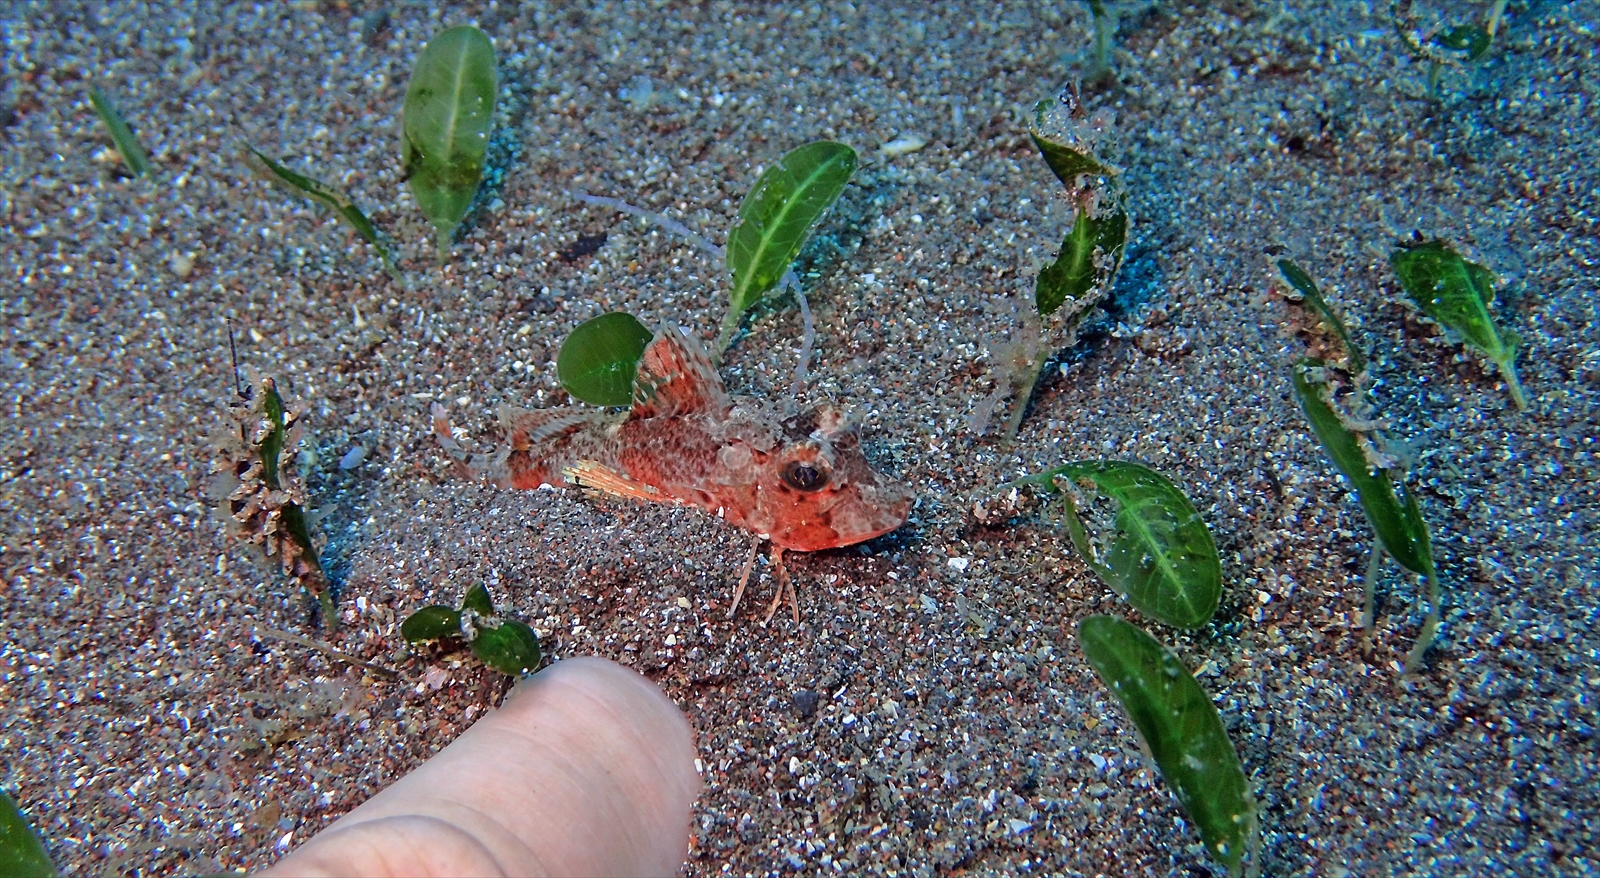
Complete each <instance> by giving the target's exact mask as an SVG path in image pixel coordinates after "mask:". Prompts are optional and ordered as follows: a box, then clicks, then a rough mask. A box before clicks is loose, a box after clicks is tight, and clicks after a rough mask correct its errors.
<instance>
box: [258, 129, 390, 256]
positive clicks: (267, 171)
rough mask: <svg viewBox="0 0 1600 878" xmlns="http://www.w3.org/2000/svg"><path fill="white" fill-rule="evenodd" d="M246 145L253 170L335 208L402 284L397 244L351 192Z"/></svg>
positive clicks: (293, 190) (295, 192)
mask: <svg viewBox="0 0 1600 878" xmlns="http://www.w3.org/2000/svg"><path fill="white" fill-rule="evenodd" d="M243 148H244V152H245V162H246V163H247V164H249V165H250V168H251V170H253V171H255V172H256V174H258V175H259V176H261V177H263V178H265V179H266V180H267V181H268V182H270V183H273V184H274V185H276V186H278V187H279V188H282V189H285V190H287V191H289V192H291V193H293V194H295V195H299V196H300V197H302V198H306V199H308V200H310V201H313V202H315V203H317V204H320V205H322V206H323V207H326V208H328V209H329V210H331V211H333V215H334V216H336V217H338V218H339V220H340V221H341V222H343V223H344V224H345V225H347V226H349V227H350V228H352V229H354V230H355V232H356V234H358V235H360V236H361V238H362V240H364V241H366V242H367V243H368V244H371V245H372V248H373V249H374V250H377V251H378V258H380V259H382V260H383V266H384V268H386V269H388V271H389V274H390V276H392V277H393V278H394V279H395V280H396V281H398V282H400V283H401V284H402V285H404V284H405V275H404V274H403V273H402V272H401V271H400V267H399V265H398V264H397V262H396V260H395V253H394V248H393V247H391V246H389V243H388V242H387V241H386V240H384V237H383V235H382V234H381V233H379V231H378V227H377V226H375V225H373V223H372V220H370V219H367V215H366V214H365V213H362V212H361V208H360V207H357V206H356V203H355V201H353V200H352V199H351V198H350V196H348V195H346V194H344V193H343V192H340V191H339V190H337V189H335V188H333V187H332V186H330V185H328V184H327V183H324V182H322V181H321V180H318V179H315V178H313V177H307V176H305V175H304V174H297V173H295V172H294V171H291V170H289V168H287V167H285V166H284V165H283V164H282V163H281V162H276V161H273V160H272V159H271V158H270V157H269V156H267V155H265V154H264V153H262V152H261V151H260V150H258V149H256V148H255V147H253V146H250V145H248V144H246V145H244V147H243Z"/></svg>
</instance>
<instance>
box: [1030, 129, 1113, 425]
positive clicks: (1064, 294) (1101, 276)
mask: <svg viewBox="0 0 1600 878" xmlns="http://www.w3.org/2000/svg"><path fill="white" fill-rule="evenodd" d="M1051 108H1052V104H1051V102H1050V101H1040V102H1039V103H1037V104H1035V105H1034V124H1033V128H1032V129H1031V130H1030V131H1029V132H1028V134H1029V136H1030V137H1031V138H1033V145H1034V146H1036V147H1038V149H1039V154H1040V155H1042V156H1043V157H1044V161H1045V164H1046V165H1049V167H1050V171H1051V172H1052V173H1054V174H1055V175H1056V179H1058V180H1060V181H1061V185H1063V186H1065V187H1066V188H1067V194H1068V199H1069V200H1070V201H1071V203H1072V206H1073V209H1074V210H1075V211H1076V216H1075V217H1074V219H1073V222H1072V228H1071V229H1070V230H1069V231H1068V232H1067V236H1066V237H1065V238H1064V239H1062V241H1061V252H1060V253H1059V254H1058V255H1057V256H1056V259H1055V261H1054V262H1052V263H1050V264H1049V265H1047V266H1045V268H1044V269H1043V270H1042V271H1040V272H1039V277H1038V278H1037V280H1035V282H1034V292H1033V298H1034V306H1035V307H1036V308H1037V309H1038V311H1039V316H1040V317H1048V316H1050V315H1051V314H1054V313H1055V312H1056V311H1058V310H1060V309H1061V306H1062V305H1064V304H1066V303H1067V302H1077V301H1083V300H1085V299H1086V298H1087V299H1089V300H1090V301H1098V300H1099V299H1101V298H1103V297H1104V296H1105V295H1106V294H1107V293H1109V292H1110V289H1111V282H1112V280H1113V279H1114V278H1115V276H1116V273H1117V268H1118V267H1120V266H1121V264H1122V255H1123V252H1124V249H1125V248H1126V246H1127V241H1128V212H1127V210H1126V208H1125V207H1124V206H1123V198H1122V190H1121V183H1120V181H1119V179H1118V176H1119V174H1120V173H1121V172H1120V171H1118V170H1117V169H1116V168H1114V167H1112V166H1111V165H1109V164H1106V163H1105V162H1104V161H1101V160H1100V158H1099V157H1098V156H1096V155H1095V154H1094V151H1093V149H1091V148H1090V147H1089V145H1087V144H1086V143H1082V142H1078V141H1075V140H1073V139H1072V138H1069V137H1056V136H1051V135H1047V134H1045V133H1044V132H1043V130H1044V128H1045V119H1046V116H1047V114H1048V112H1049V111H1050V109H1051ZM1023 402H1024V403H1026V400H1024V401H1023Z"/></svg>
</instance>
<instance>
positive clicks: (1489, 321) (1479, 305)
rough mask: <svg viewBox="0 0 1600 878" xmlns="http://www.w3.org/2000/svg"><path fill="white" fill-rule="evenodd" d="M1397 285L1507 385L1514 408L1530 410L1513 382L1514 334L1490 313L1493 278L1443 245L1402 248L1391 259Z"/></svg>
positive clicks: (1518, 340)
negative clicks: (1487, 363)
mask: <svg viewBox="0 0 1600 878" xmlns="http://www.w3.org/2000/svg"><path fill="white" fill-rule="evenodd" d="M1389 264H1390V265H1392V266H1393V267H1394V273H1395V274H1396V275H1397V276H1398V277H1399V278H1400V286H1401V287H1403V288H1404V289H1405V291H1406V295H1407V296H1408V297H1410V299H1411V301H1412V302H1415V303H1416V305H1417V308H1419V309H1420V310H1421V311H1422V313H1423V314H1425V315H1427V317H1428V318H1429V319H1431V320H1433V321H1434V322H1435V323H1438V324H1439V325H1440V326H1442V327H1444V328H1445V330H1446V331H1447V333H1450V334H1453V335H1455V336H1457V337H1459V338H1460V339H1461V340H1462V341H1463V342H1465V343H1466V344H1467V346H1468V347H1471V348H1475V349H1476V350H1477V351H1478V352H1479V353H1481V354H1483V356H1484V357H1486V358H1487V359H1488V360H1489V362H1491V363H1493V364H1494V365H1495V369H1496V371H1498V372H1499V373H1500V377H1501V378H1502V379H1504V380H1505V382H1506V390H1507V391H1508V392H1510V394H1511V401H1512V402H1513V403H1516V406H1517V408H1518V409H1521V410H1526V409H1527V408H1528V396H1527V394H1526V393H1525V392H1524V391H1523V389H1522V382H1521V381H1519V380H1518V379H1517V368H1516V359H1517V348H1518V346H1520V345H1521V343H1522V340H1521V338H1519V337H1518V336H1517V334H1516V333H1515V332H1512V331H1510V330H1505V329H1500V328H1499V327H1497V326H1495V322H1494V318H1493V317H1492V316H1491V315H1490V314H1489V305H1490V304H1491V303H1493V302H1494V274H1493V273H1492V272H1490V271H1489V269H1487V268H1484V267H1483V266H1482V265H1479V264H1478V263H1476V262H1472V261H1470V260H1468V259H1466V258H1464V257H1462V255H1461V254H1460V253H1457V252H1456V251H1455V249H1454V248H1452V247H1451V246H1450V245H1449V244H1446V243H1444V242H1443V241H1426V242H1423V243H1420V244H1410V245H1406V244H1402V245H1401V246H1400V248H1399V249H1398V250H1395V251H1394V252H1393V253H1391V254H1390V255H1389Z"/></svg>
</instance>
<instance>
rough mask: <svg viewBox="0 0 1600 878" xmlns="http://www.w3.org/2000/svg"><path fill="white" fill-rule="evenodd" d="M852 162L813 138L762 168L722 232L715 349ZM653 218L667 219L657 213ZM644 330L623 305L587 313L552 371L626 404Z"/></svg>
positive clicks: (587, 392) (597, 399)
mask: <svg viewBox="0 0 1600 878" xmlns="http://www.w3.org/2000/svg"><path fill="white" fill-rule="evenodd" d="M855 169H856V153H855V150H853V149H851V148H850V147H848V146H845V145H844V144H842V143H833V142H831V141H826V140H819V141H815V142H812V143H808V144H805V145H804V146H801V147H798V148H796V149H794V150H791V151H790V152H789V153H788V154H787V155H785V156H784V157H783V158H782V159H781V160H779V162H778V163H777V164H776V165H773V166H772V167H770V168H768V169H767V170H766V171H764V172H762V174H761V176H760V177H759V178H758V179H757V180H756V184H755V186H754V187H753V188H751V190H750V193H749V194H748V195H746V196H745V199H744V204H743V205H741V206H740V208H739V222H738V223H737V224H736V225H735V226H734V227H733V231H732V232H730V233H729V235H728V246H727V248H726V250H725V251H724V252H725V258H726V260H727V264H728V272H729V274H730V276H731V278H732V286H731V289H730V293H729V306H728V314H727V317H726V318H725V319H724V320H723V323H722V331H721V334H720V335H719V336H718V339H717V351H719V352H720V351H723V350H725V349H726V348H727V346H728V342H729V341H731V340H732V338H733V334H734V333H735V332H736V331H737V330H738V328H739V322H740V320H741V319H742V318H743V316H744V313H745V312H746V311H748V310H749V309H750V308H751V306H753V305H755V303H756V302H759V301H760V300H761V297H762V296H765V295H766V294H767V293H769V292H771V291H772V290H773V288H774V287H776V286H777V285H778V282H779V281H780V280H781V279H782V278H783V275H784V273H785V272H787V271H788V270H789V266H790V264H791V263H793V262H794V260H795V256H796V255H798V254H799V252H800V247H801V245H802V244H804V243H805V239H806V235H807V234H808V233H809V232H810V230H811V227H812V226H813V225H814V224H815V223H816V221H817V220H818V219H819V218H820V217H821V216H822V214H823V213H825V212H826V211H827V210H828V208H829V207H831V206H832V205H833V204H834V202H836V201H838V200H839V196H840V194H841V193H843V192H844V187H845V185H846V184H847V183H849V182H850V177H851V175H852V174H854V173H855ZM634 210H637V209H634ZM637 212H639V213H642V214H645V215H647V216H650V214H649V213H648V212H647V211H637ZM655 219H657V221H658V222H661V223H662V224H663V225H668V224H667V221H666V220H665V219H664V218H661V217H655ZM668 227H669V228H670V227H671V226H670V225H668ZM651 338H652V333H651V332H650V330H648V329H646V328H645V327H644V325H643V324H641V323H640V322H639V320H638V319H637V318H636V317H634V316H633V315H631V314H628V313H625V312H621V311H617V312H612V313H609V314H602V315H600V316H599V317H595V318H593V319H591V320H587V321H585V322H583V323H581V324H579V325H578V327H577V328H576V329H574V330H573V331H572V334H571V335H569V336H567V339H566V341H564V342H562V344H561V351H560V352H559V353H558V354H557V355H556V377H557V378H559V379H560V381H561V386H562V387H565V388H566V389H567V392H568V393H570V394H572V396H573V397H574V398H576V399H580V400H582V401H584V402H587V403H589V404H591V405H599V406H626V405H629V404H630V403H631V402H632V401H633V382H634V377H635V376H636V374H637V373H638V368H639V358H640V357H642V356H643V355H644V349H645V347H646V346H647V345H649V343H650V339H651Z"/></svg>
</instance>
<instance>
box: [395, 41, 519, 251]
mask: <svg viewBox="0 0 1600 878" xmlns="http://www.w3.org/2000/svg"><path fill="white" fill-rule="evenodd" d="M495 88H496V74H495V58H494V44H493V43H491V42H489V38H488V37H487V36H484V34H483V31H480V30H478V29H477V28H475V27H472V26H471V25H463V26H461V27H453V28H450V29H449V30H447V31H445V32H443V33H441V34H439V35H438V36H436V37H434V38H433V40H432V41H431V42H429V43H428V46H427V48H425V49H423V50H422V54H421V55H420V56H418V58H417V66H416V69H414V70H413V71H412V72H411V83H410V84H409V85H408V86H407V87H406V102H405V109H404V111H403V115H402V116H401V138H400V163H401V166H402V168H403V173H404V176H405V179H406V180H407V181H408V182H409V183H410V184H411V195H412V197H414V198H415V199H416V200H417V206H418V207H420V208H421V209H422V213H423V215H424V216H426V217H427V218H428V222H430V223H433V228H434V232H435V233H436V235H437V238H438V249H439V262H440V263H443V262H444V261H445V259H446V258H447V257H448V256H449V254H450V239H451V237H452V236H453V235H454V234H455V231H456V226H458V225H460V224H461V220H462V218H463V217H465V216H466V215H467V208H468V207H469V206H470V205H471V204H472V197H473V196H474V195H475V194H477V191H478V183H479V181H481V180H482V179H483V159H484V155H485V154H486V153H487V151H488V148H489V129H490V127H491V126H492V125H493V124H494V101H495Z"/></svg>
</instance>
